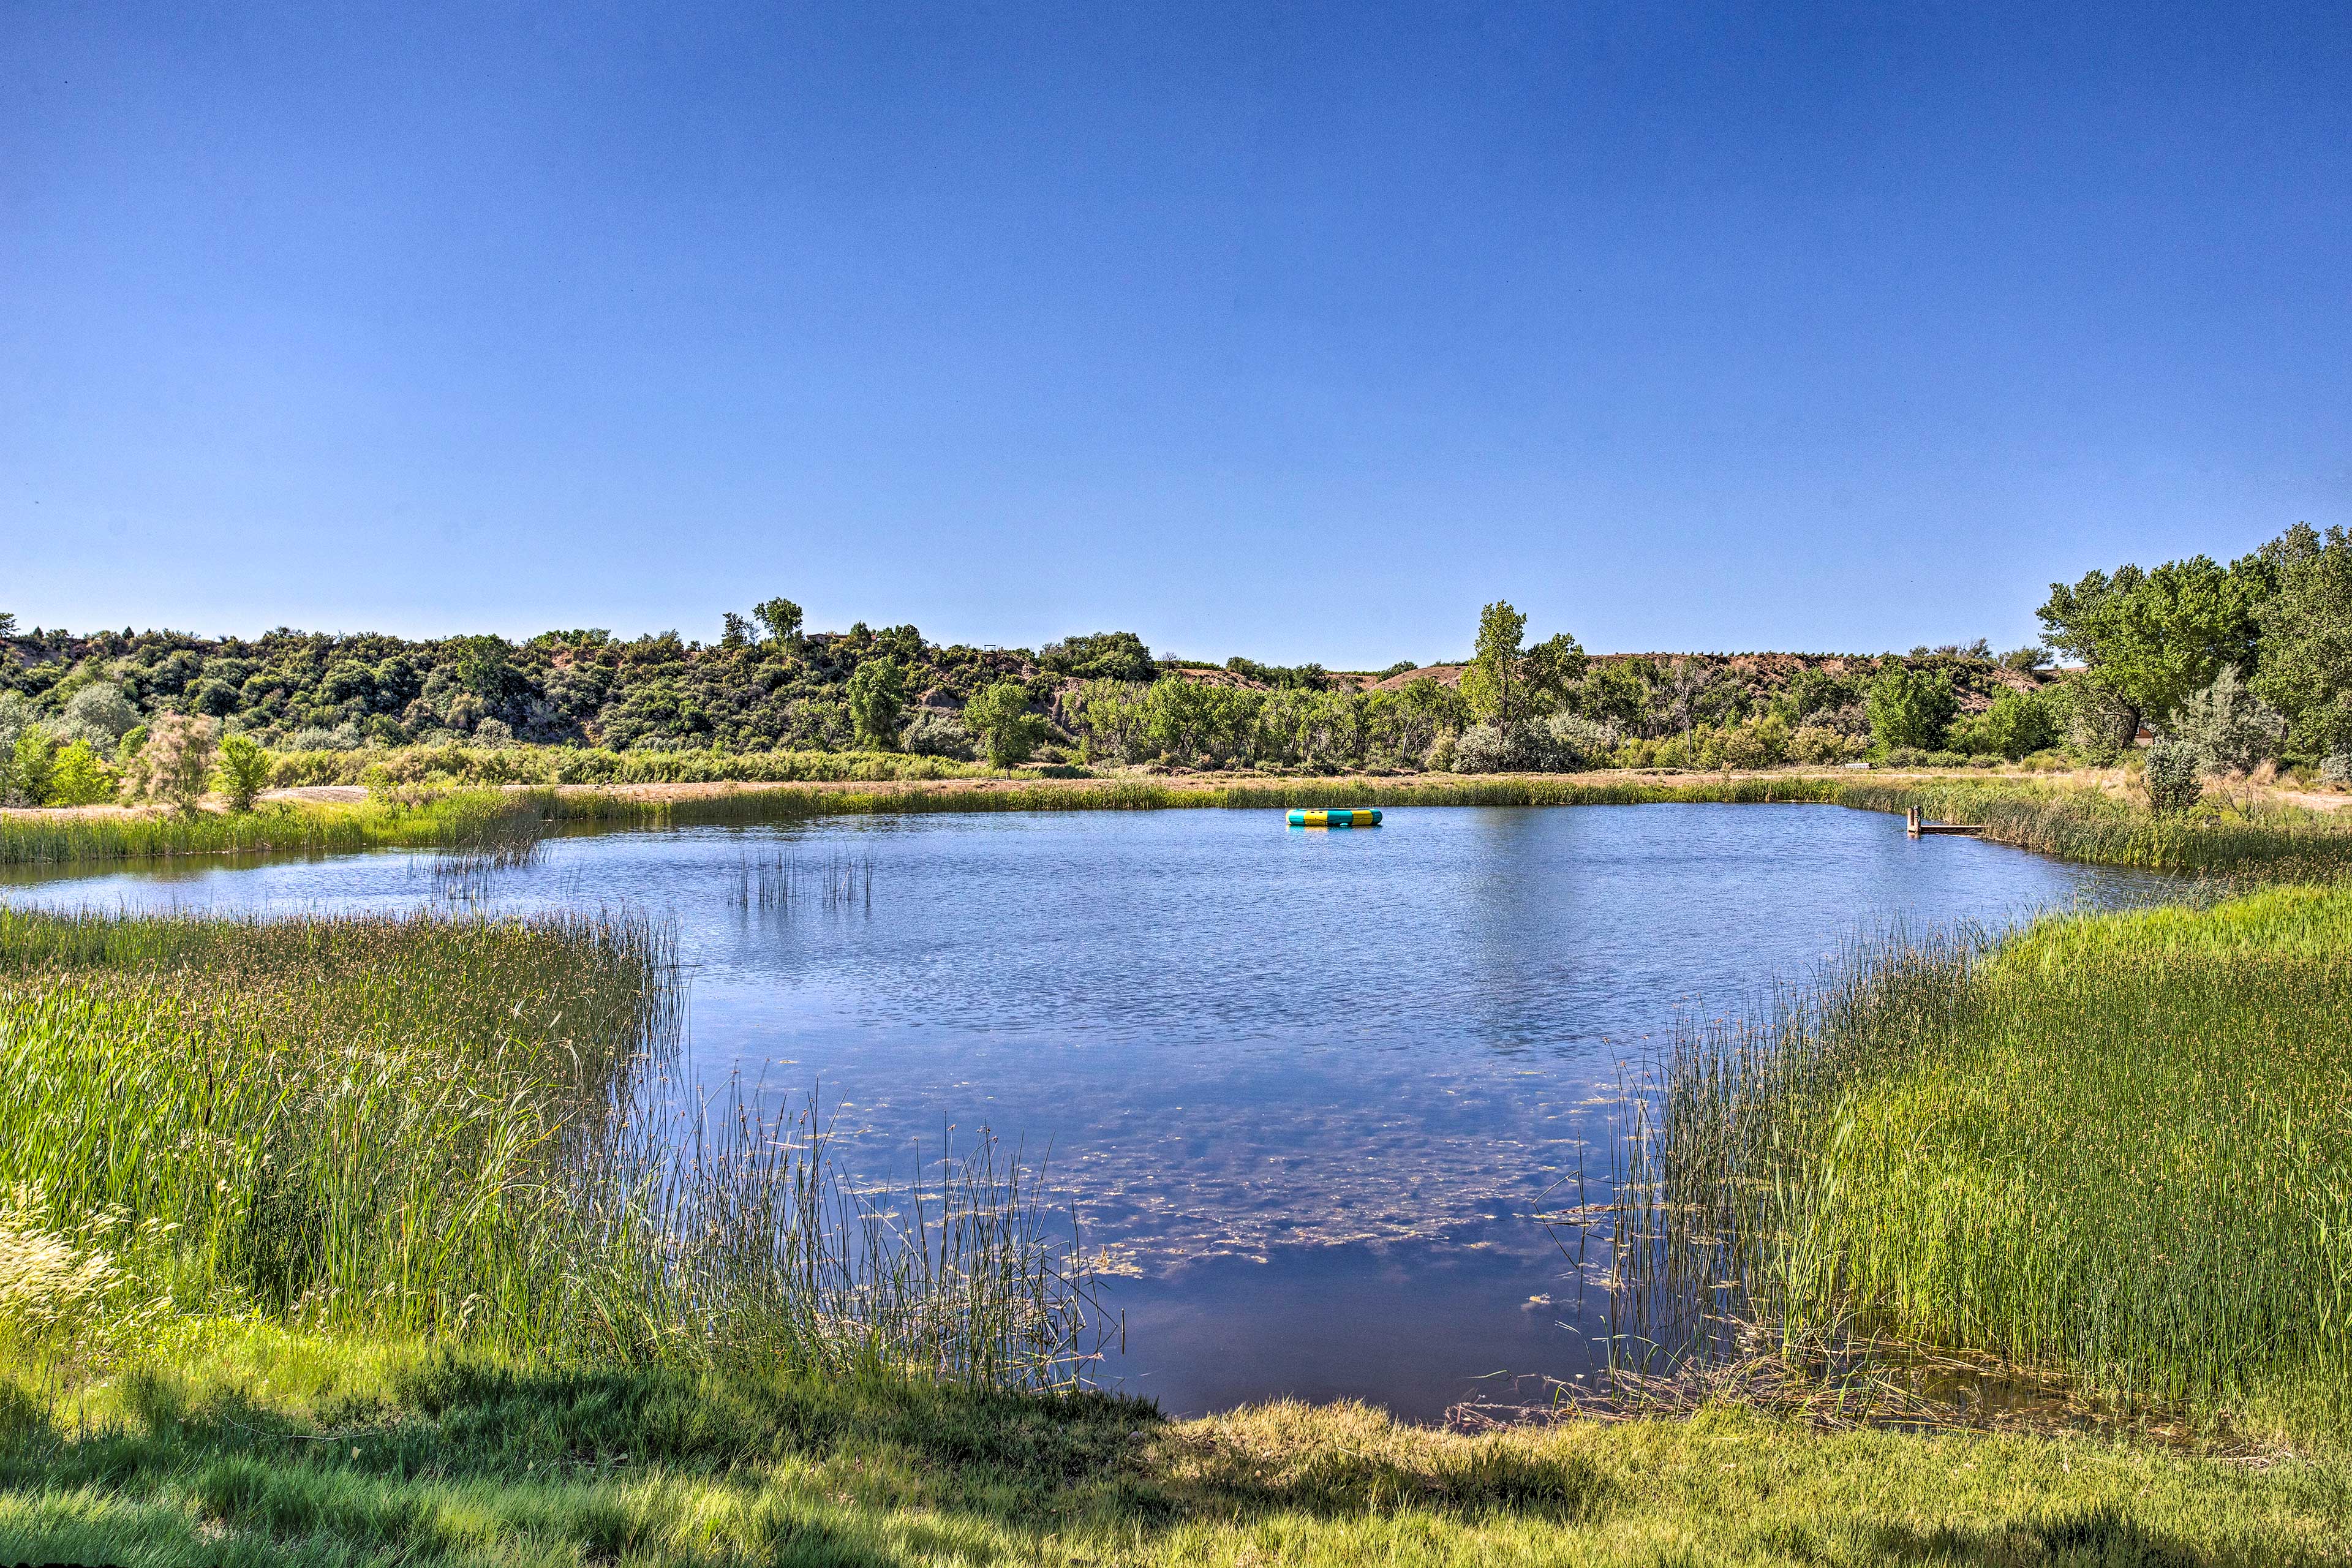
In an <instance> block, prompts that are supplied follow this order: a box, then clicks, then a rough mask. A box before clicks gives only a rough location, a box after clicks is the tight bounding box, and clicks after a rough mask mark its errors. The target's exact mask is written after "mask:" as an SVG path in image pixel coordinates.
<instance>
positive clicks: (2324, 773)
mask: <svg viewBox="0 0 2352 1568" xmlns="http://www.w3.org/2000/svg"><path fill="white" fill-rule="evenodd" d="M2319 782H2320V783H2321V784H2337V785H2342V784H2352V752H2328V753H2327V755H2326V756H2325V757H2322V758H2321V759H2320V760H2319Z"/></svg>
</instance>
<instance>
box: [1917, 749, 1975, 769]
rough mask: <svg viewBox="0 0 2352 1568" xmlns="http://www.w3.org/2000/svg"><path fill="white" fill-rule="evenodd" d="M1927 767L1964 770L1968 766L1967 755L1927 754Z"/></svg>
mask: <svg viewBox="0 0 2352 1568" xmlns="http://www.w3.org/2000/svg"><path fill="white" fill-rule="evenodd" d="M1927 765H1928V766H1929V767H1931V768H1964V767H1967V766H1968V765H1969V759H1968V754H1967V753H1966V752H1928V753H1927Z"/></svg>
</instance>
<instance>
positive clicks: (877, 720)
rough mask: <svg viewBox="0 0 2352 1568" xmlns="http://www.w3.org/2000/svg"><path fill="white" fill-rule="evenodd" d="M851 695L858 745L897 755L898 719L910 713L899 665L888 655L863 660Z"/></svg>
mask: <svg viewBox="0 0 2352 1568" xmlns="http://www.w3.org/2000/svg"><path fill="white" fill-rule="evenodd" d="M848 695H849V721H850V722H851V723H852V724H854V725H855V726H856V730H857V743H858V744H859V745H861V746H864V747H866V749H867V750H869V751H877V752H888V751H895V750H896V749H897V748H898V721H899V717H900V716H901V715H902V714H904V713H905V712H906V710H907V675H906V671H904V670H903V669H901V668H899V667H898V660H897V659H896V658H892V657H891V656H890V655H888V654H887V653H886V654H877V656H875V657H874V658H868V659H864V660H861V661H860V662H859V664H858V666H857V668H856V671H855V672H854V673H852V674H851V676H850V678H849V693H848ZM966 723H967V725H968V724H969V723H970V721H968V720H967V721H966Z"/></svg>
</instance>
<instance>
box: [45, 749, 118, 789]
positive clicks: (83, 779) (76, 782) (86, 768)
mask: <svg viewBox="0 0 2352 1568" xmlns="http://www.w3.org/2000/svg"><path fill="white" fill-rule="evenodd" d="M116 784H117V781H116V779H115V776H114V770H113V769H112V768H110V767H108V766H107V765H106V763H104V762H103V761H101V760H100V757H99V754H98V752H97V751H96V749H95V748H93V747H92V746H91V745H90V743H89V742H88V741H76V742H74V743H73V744H71V745H70V746H68V747H66V748H64V749H63V750H62V751H60V752H58V754H57V762H56V764H55V765H54V766H53V767H52V768H51V769H50V771H49V788H48V797H47V802H46V804H47V805H97V804H98V803H99V802H100V801H106V800H112V799H113V798H114V792H115V788H116Z"/></svg>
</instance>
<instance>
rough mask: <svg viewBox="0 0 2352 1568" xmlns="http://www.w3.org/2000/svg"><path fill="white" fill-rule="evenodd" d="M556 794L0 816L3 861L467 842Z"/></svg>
mask: <svg viewBox="0 0 2352 1568" xmlns="http://www.w3.org/2000/svg"><path fill="white" fill-rule="evenodd" d="M555 801H556V795H555V792H554V791H553V790H551V789H549V790H520V791H518V790H496V789H469V790H448V791H417V792H413V793H406V794H404V793H401V792H387V793H384V794H382V795H378V796H376V797H374V798H372V799H369V800H366V801H359V802H353V803H351V804H349V805H343V804H329V805H296V804H293V803H289V802H278V803H273V804H271V805H266V806H263V807H262V808H261V809H259V810H257V811H249V812H235V813H226V812H195V813H186V812H172V813H169V814H166V813H163V812H160V811H144V812H127V811H126V812H113V813H108V814H105V815H102V816H68V815H67V814H65V813H62V812H54V813H53V812H40V813H33V812H10V813H5V814H0V866H23V865H71V864H78V863H84V862H89V861H98V860H123V859H142V858H164V857H170V856H175V855H234V854H262V853H276V854H299V855H333V854H352V853H355V852H357V851H359V850H362V849H387V848H426V849H451V850H455V849H462V848H464V847H466V846H467V845H468V844H470V843H475V842H478V841H479V840H480V838H481V837H482V836H483V834H485V833H486V832H487V833H491V834H496V833H497V832H499V831H502V830H505V829H507V828H509V827H511V826H512V825H514V824H516V823H517V822H519V821H520V820H522V819H525V818H529V819H531V820H534V821H539V822H547V821H552V820H555V819H557V817H558V816H559V815H560V813H559V812H558V809H557V807H556V804H555Z"/></svg>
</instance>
